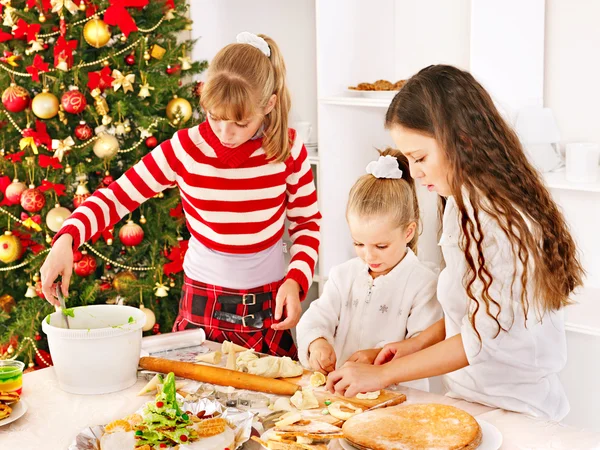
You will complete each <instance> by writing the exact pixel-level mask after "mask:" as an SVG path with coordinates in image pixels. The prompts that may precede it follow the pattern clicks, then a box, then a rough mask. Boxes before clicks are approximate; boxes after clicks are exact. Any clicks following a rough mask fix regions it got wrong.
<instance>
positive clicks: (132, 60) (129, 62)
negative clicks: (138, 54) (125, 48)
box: [125, 53, 135, 66]
mask: <svg viewBox="0 0 600 450" xmlns="http://www.w3.org/2000/svg"><path fill="white" fill-rule="evenodd" d="M125 64H127V65H128V66H133V65H134V64H135V55H134V54H133V53H131V54H130V55H127V56H126V57H125Z"/></svg>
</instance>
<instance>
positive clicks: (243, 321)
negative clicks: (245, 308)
mask: <svg viewBox="0 0 600 450" xmlns="http://www.w3.org/2000/svg"><path fill="white" fill-rule="evenodd" d="M246 317H250V318H251V319H254V314H248V315H247V316H242V325H243V326H245V327H249V326H250V325H246Z"/></svg>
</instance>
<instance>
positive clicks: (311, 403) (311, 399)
mask: <svg viewBox="0 0 600 450" xmlns="http://www.w3.org/2000/svg"><path fill="white" fill-rule="evenodd" d="M290 402H291V403H292V405H294V406H295V407H296V408H298V409H300V410H302V409H315V408H318V407H319V400H317V398H316V397H315V394H313V390H312V388H310V387H308V386H304V387H303V388H302V390H301V391H297V392H296V393H295V394H294V395H292V398H290Z"/></svg>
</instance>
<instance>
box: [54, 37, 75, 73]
mask: <svg viewBox="0 0 600 450" xmlns="http://www.w3.org/2000/svg"><path fill="white" fill-rule="evenodd" d="M76 49H77V39H73V40H71V41H67V40H66V39H65V38H64V36H61V37H59V38H58V39H57V40H56V45H55V46H54V67H58V64H59V63H60V62H61V60H63V61H66V62H67V66H68V68H69V69H70V68H71V66H73V50H76Z"/></svg>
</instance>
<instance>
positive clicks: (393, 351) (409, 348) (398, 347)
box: [374, 339, 418, 366]
mask: <svg viewBox="0 0 600 450" xmlns="http://www.w3.org/2000/svg"><path fill="white" fill-rule="evenodd" d="M412 341H413V340H411V339H408V340H405V341H399V342H392V343H391V344H387V345H386V346H384V347H383V349H382V350H381V351H380V352H379V355H377V358H375V363H374V364H375V365H376V366H379V365H381V364H385V363H388V362H390V361H392V360H394V359H398V358H402V357H403V356H406V355H410V354H412V353H415V352H416V351H418V348H415V346H414V345H413V342H412Z"/></svg>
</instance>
